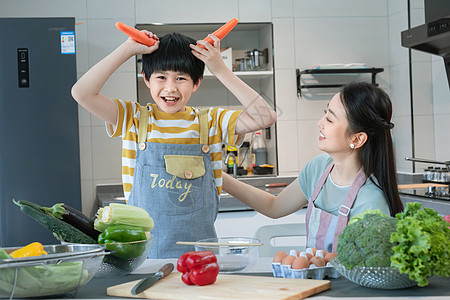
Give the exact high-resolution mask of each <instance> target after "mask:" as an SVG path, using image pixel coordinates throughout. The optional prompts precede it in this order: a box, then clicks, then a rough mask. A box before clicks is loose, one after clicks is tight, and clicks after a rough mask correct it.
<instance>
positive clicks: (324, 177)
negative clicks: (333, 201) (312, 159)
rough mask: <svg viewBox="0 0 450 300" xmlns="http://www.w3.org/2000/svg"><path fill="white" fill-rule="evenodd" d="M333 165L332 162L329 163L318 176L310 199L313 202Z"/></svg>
mask: <svg viewBox="0 0 450 300" xmlns="http://www.w3.org/2000/svg"><path fill="white" fill-rule="evenodd" d="M333 167H334V163H332V164H331V165H329V166H328V167H327V168H326V169H325V171H324V172H323V174H322V177H320V179H319V182H318V183H317V185H316V188H315V189H314V192H313V194H312V196H311V201H312V202H314V201H316V199H317V196H319V193H320V190H322V187H323V185H324V183H325V181H327V178H328V174H330V172H331V170H332V169H333Z"/></svg>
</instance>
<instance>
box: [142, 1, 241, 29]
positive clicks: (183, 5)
mask: <svg viewBox="0 0 450 300" xmlns="http://www.w3.org/2000/svg"><path fill="white" fill-rule="evenodd" d="M135 3H136V23H138V24H139V23H167V24H173V23H222V22H223V23H225V22H227V21H229V20H231V19H233V18H237V19H238V20H239V1H238V0H228V1H226V3H224V2H223V1H221V0H211V1H208V2H205V1H200V0H192V1H179V0H165V1H148V0H135Z"/></svg>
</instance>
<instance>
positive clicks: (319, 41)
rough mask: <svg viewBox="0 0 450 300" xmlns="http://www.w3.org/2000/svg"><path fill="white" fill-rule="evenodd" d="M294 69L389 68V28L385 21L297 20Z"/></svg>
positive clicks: (359, 19)
mask: <svg viewBox="0 0 450 300" xmlns="http://www.w3.org/2000/svg"><path fill="white" fill-rule="evenodd" d="M295 45H296V48H295V60H296V64H297V67H301V68H310V67H311V66H314V65H318V64H335V63H367V64H368V66H369V67H382V66H387V65H389V49H388V46H387V45H388V26H387V18H386V17H384V18H382V17H366V18H359V17H352V18H296V19H295Z"/></svg>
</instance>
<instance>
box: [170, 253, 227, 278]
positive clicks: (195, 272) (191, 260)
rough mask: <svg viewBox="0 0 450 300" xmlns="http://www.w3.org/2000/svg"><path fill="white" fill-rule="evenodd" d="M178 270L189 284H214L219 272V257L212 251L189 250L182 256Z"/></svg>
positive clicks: (178, 263) (178, 262)
mask: <svg viewBox="0 0 450 300" xmlns="http://www.w3.org/2000/svg"><path fill="white" fill-rule="evenodd" d="M177 270H178V272H182V273H183V275H182V276H181V280H182V281H183V282H184V283H185V284H187V285H194V284H196V285H208V284H213V283H214V282H215V281H216V279H217V275H218V274H219V265H218V264H217V257H216V256H215V255H214V253H212V252H211V251H189V252H186V253H185V254H183V255H182V256H180V258H179V259H178V261H177Z"/></svg>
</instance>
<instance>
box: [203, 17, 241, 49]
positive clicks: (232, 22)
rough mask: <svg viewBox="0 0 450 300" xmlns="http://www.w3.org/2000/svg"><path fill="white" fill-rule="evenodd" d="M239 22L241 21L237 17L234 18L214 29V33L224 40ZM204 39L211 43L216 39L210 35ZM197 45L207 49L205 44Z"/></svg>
mask: <svg viewBox="0 0 450 300" xmlns="http://www.w3.org/2000/svg"><path fill="white" fill-rule="evenodd" d="M238 22H239V21H238V20H237V19H236V18H233V19H231V20H230V21H228V22H227V23H226V24H225V25H223V26H222V27H220V28H219V29H217V30H216V31H214V32H213V33H212V35H215V36H217V37H218V38H219V40H222V39H223V38H224V37H225V36H226V35H227V34H228V33H229V32H230V31H231V30H232V29H233V28H234V27H235V26H236V25H237V23H238ZM203 40H204V41H207V42H209V43H210V44H211V45H214V41H213V40H212V39H211V38H210V37H206V38H204V39H203ZM197 46H199V47H202V48H204V49H206V48H205V47H204V46H203V45H197Z"/></svg>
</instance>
